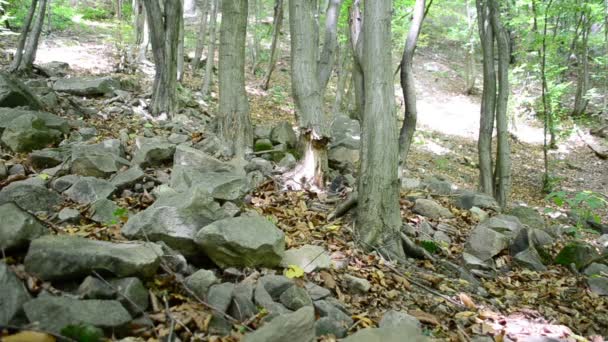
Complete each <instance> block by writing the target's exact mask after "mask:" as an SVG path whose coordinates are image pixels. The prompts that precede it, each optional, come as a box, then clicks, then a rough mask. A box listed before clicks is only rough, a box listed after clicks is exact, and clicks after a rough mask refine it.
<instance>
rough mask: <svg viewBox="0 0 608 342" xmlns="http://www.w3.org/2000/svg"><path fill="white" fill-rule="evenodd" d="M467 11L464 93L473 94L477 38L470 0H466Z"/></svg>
mask: <svg viewBox="0 0 608 342" xmlns="http://www.w3.org/2000/svg"><path fill="white" fill-rule="evenodd" d="M465 5H466V11H467V24H468V33H467V35H468V37H467V38H468V39H467V40H468V43H467V51H466V60H465V87H464V93H465V94H467V95H471V94H473V90H474V89H475V79H476V77H475V73H476V71H475V38H474V35H473V33H474V31H475V29H474V27H475V23H474V20H475V19H474V13H473V11H472V10H471V8H470V5H469V0H465Z"/></svg>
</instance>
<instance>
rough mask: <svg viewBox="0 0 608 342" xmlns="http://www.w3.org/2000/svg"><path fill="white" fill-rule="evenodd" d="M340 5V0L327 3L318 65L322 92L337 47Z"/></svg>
mask: <svg viewBox="0 0 608 342" xmlns="http://www.w3.org/2000/svg"><path fill="white" fill-rule="evenodd" d="M341 7H342V0H329V1H328V3H327V12H326V14H325V37H324V43H323V50H322V51H321V57H320V58H319V67H318V70H319V76H318V78H319V87H320V89H321V91H322V92H325V89H326V87H327V83H328V82H329V78H330V77H331V71H332V70H333V67H334V60H335V55H336V49H337V48H338V19H339V18H340V8H341Z"/></svg>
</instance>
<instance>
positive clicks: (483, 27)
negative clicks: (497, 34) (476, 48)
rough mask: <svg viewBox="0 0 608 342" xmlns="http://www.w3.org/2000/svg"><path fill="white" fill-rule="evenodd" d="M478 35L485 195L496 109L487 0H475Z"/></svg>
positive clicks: (480, 148) (489, 185) (480, 149)
mask: <svg viewBox="0 0 608 342" xmlns="http://www.w3.org/2000/svg"><path fill="white" fill-rule="evenodd" d="M476 2H477V17H478V18H477V19H478V22H479V36H480V39H481V49H482V51H483V95H482V98H481V113H480V121H479V140H478V154H479V186H480V190H481V191H482V192H484V193H486V194H488V195H492V196H493V195H494V184H493V175H492V170H493V167H492V132H493V130H494V113H495V110H496V71H495V65H494V32H493V30H492V24H491V13H490V6H489V4H488V0H476Z"/></svg>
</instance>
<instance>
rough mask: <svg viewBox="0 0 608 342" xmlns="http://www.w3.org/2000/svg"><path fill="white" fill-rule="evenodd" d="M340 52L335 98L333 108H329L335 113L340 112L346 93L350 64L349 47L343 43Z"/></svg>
mask: <svg viewBox="0 0 608 342" xmlns="http://www.w3.org/2000/svg"><path fill="white" fill-rule="evenodd" d="M339 51H340V53H341V54H342V57H341V59H342V61H341V62H340V64H339V68H338V82H337V84H336V99H335V100H334V105H333V108H332V110H331V112H332V113H333V114H334V115H335V114H336V113H339V112H341V110H342V102H343V101H344V97H345V94H346V85H347V82H348V81H349V79H348V76H349V74H350V70H349V69H350V64H349V62H350V61H352V58H351V56H350V53H349V52H350V49H349V47H348V45H347V43H346V44H344V45H343V46H342V47H341V48H340V50H339Z"/></svg>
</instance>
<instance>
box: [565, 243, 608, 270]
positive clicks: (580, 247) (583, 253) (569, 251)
mask: <svg viewBox="0 0 608 342" xmlns="http://www.w3.org/2000/svg"><path fill="white" fill-rule="evenodd" d="M598 257H599V253H598V252H597V251H596V250H595V248H594V247H593V246H591V245H588V244H586V243H584V242H582V241H573V242H570V243H568V244H567V245H566V246H564V248H562V250H561V251H560V252H559V253H558V254H557V256H556V257H555V263H556V264H558V265H564V266H566V267H567V266H570V264H574V266H575V267H576V268H577V269H578V270H580V269H582V268H584V267H585V266H587V265H589V264H590V263H591V262H592V261H593V260H595V259H596V258H598Z"/></svg>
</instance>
